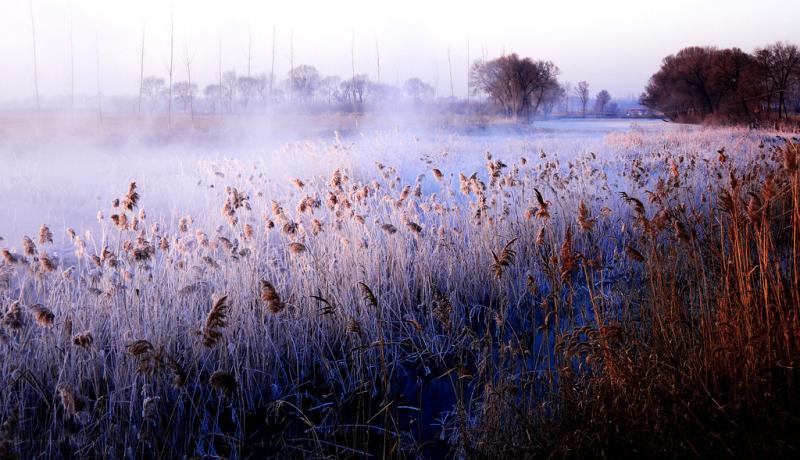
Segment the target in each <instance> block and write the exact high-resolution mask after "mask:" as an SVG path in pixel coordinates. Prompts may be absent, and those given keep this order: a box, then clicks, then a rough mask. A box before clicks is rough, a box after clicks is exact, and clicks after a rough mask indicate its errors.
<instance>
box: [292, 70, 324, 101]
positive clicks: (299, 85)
mask: <svg viewBox="0 0 800 460" xmlns="http://www.w3.org/2000/svg"><path fill="white" fill-rule="evenodd" d="M289 80H290V81H291V85H292V87H291V90H292V92H293V93H295V94H297V95H298V96H299V97H300V99H301V100H302V101H303V102H309V100H310V99H311V98H312V96H313V95H314V90H315V89H316V87H317V84H318V83H319V80H320V77H319V72H317V69H316V68H314V66H310V65H301V66H298V67H297V68H294V69H292V70H290V71H289Z"/></svg>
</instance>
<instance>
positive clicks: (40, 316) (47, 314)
mask: <svg viewBox="0 0 800 460" xmlns="http://www.w3.org/2000/svg"><path fill="white" fill-rule="evenodd" d="M30 308H31V310H32V311H33V317H34V318H35V319H36V323H37V324H39V326H42V327H48V328H49V327H51V326H52V325H53V322H54V321H55V319H56V315H54V314H53V312H52V311H50V309H48V308H47V307H45V306H43V305H39V304H36V305H31V307H30Z"/></svg>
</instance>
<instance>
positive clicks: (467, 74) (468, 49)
mask: <svg viewBox="0 0 800 460" xmlns="http://www.w3.org/2000/svg"><path fill="white" fill-rule="evenodd" d="M467 107H468V108H469V37H467Z"/></svg>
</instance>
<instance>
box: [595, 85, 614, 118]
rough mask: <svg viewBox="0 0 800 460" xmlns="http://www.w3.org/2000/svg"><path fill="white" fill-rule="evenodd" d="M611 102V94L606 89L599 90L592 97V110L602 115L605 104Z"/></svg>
mask: <svg viewBox="0 0 800 460" xmlns="http://www.w3.org/2000/svg"><path fill="white" fill-rule="evenodd" d="M609 102H611V94H610V93H609V92H608V91H606V90H604V89H603V90H600V92H599V93H597V96H595V98H594V111H595V112H596V113H597V114H599V115H602V114H604V113H605V111H606V106H607V105H608V103H609Z"/></svg>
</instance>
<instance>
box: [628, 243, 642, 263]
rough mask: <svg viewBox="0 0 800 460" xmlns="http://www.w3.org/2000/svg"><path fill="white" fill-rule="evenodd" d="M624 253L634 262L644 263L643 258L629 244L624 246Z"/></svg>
mask: <svg viewBox="0 0 800 460" xmlns="http://www.w3.org/2000/svg"><path fill="white" fill-rule="evenodd" d="M625 253H626V254H628V257H630V258H631V259H633V260H635V261H636V262H644V256H643V255H642V253H641V252H639V251H638V250H636V248H634V247H633V246H631V245H630V244H627V245H625Z"/></svg>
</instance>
